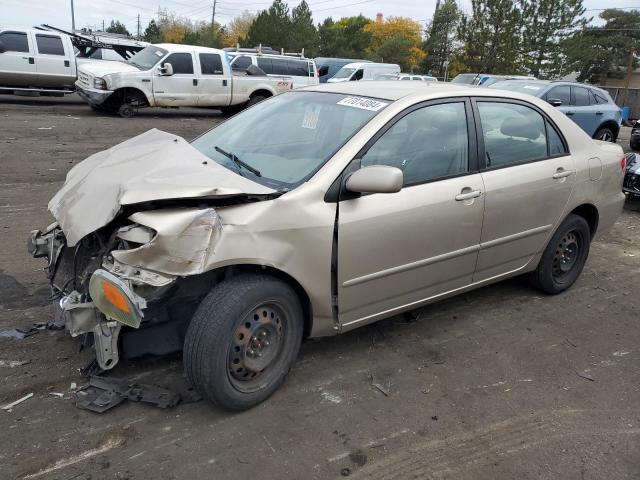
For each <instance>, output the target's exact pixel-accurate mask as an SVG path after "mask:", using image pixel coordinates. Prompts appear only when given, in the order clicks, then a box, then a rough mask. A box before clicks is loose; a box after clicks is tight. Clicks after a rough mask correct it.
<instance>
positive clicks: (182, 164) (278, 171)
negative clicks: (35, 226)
mask: <svg viewBox="0 0 640 480" xmlns="http://www.w3.org/2000/svg"><path fill="white" fill-rule="evenodd" d="M622 159H623V156H622V150H621V148H620V147H619V146H617V145H615V144H611V143H605V142H599V141H596V140H592V139H591V138H590V137H589V136H588V135H586V134H585V133H584V132H583V131H582V130H581V129H580V128H579V127H578V126H576V125H575V124H574V123H573V122H572V121H571V120H569V119H568V118H566V117H565V116H564V115H563V114H562V113H561V112H559V111H558V110H557V109H555V108H553V107H552V106H550V105H549V104H548V103H547V102H545V101H543V100H539V99H536V98H534V97H531V96H527V95H522V94H518V93H510V92H498V91H492V90H489V89H484V90H479V89H477V88H472V87H464V86H456V85H450V84H444V83H440V84H439V83H435V82H434V83H428V84H426V85H425V84H419V85H418V84H417V83H416V82H346V83H333V84H323V85H321V86H314V87H309V88H305V89H301V90H297V91H293V92H290V93H286V94H283V95H280V96H278V97H275V98H273V99H269V100H267V101H265V102H262V103H260V104H258V105H256V106H254V107H252V108H250V109H249V110H247V111H245V112H243V113H241V114H239V115H237V116H235V117H232V118H231V119H229V120H227V121H226V122H225V123H223V124H221V125H219V126H217V127H215V128H213V129H212V130H210V131H208V132H207V133H205V134H204V135H202V136H200V137H199V138H196V139H195V140H194V141H193V142H191V143H189V142H186V141H185V140H183V139H182V138H179V137H177V136H175V135H172V134H169V133H164V132H161V131H158V130H151V131H149V132H147V133H144V134H142V135H140V136H138V137H135V138H132V139H130V140H128V141H126V142H124V143H121V144H119V145H116V146H114V147H112V148H110V149H108V150H105V151H103V152H100V153H97V154H95V155H92V156H91V157H89V158H87V159H86V160H85V161H84V162H82V163H80V164H79V165H77V166H76V167H74V168H73V169H72V170H71V171H70V172H69V174H68V176H67V179H66V182H65V184H64V186H63V187H62V188H61V190H60V191H59V192H58V193H57V194H56V195H55V197H54V198H53V199H52V200H51V202H50V203H49V210H50V211H51V213H52V214H53V216H54V217H55V219H56V222H55V223H53V224H52V225H51V226H49V227H48V228H47V229H45V230H44V231H43V232H40V231H34V232H33V233H32V235H31V238H30V240H29V250H30V252H31V253H32V254H33V255H35V256H37V257H40V256H41V257H46V258H47V261H48V265H49V269H48V272H49V278H50V281H51V287H52V290H53V293H54V295H55V298H56V301H55V308H56V311H57V318H59V319H60V322H64V323H65V325H66V328H67V329H68V331H69V332H70V333H71V335H73V336H77V335H84V334H92V335H93V338H94V341H95V351H96V357H97V363H98V365H99V367H100V368H101V369H103V370H107V369H111V368H113V367H114V366H115V365H116V364H117V362H118V359H119V357H120V355H126V356H127V357H129V358H130V357H135V356H137V355H144V354H148V353H154V354H158V353H166V352H170V351H179V350H184V354H183V358H184V367H185V370H186V373H187V376H188V378H189V380H190V381H191V383H192V384H193V385H194V386H195V387H196V389H197V390H198V391H199V392H200V393H201V394H202V395H203V396H204V397H206V398H207V399H209V400H210V401H212V402H214V403H215V404H217V405H220V406H222V407H225V408H229V409H246V408H249V407H251V406H254V405H256V404H258V403H260V402H262V401H263V400H265V399H266V398H267V397H268V396H269V395H271V394H272V393H273V392H274V391H275V390H276V389H277V388H278V387H279V385H280V384H281V383H282V382H283V381H284V378H285V376H286V374H287V372H288V371H289V369H290V368H291V366H292V365H293V363H294V361H295V359H296V356H297V354H298V350H299V348H300V344H301V342H302V340H303V339H304V338H306V337H317V336H323V335H334V334H337V333H342V332H346V331H349V330H351V329H354V328H356V327H359V326H362V325H366V324H368V323H371V322H375V321H377V320H380V319H382V318H386V317H389V316H392V315H396V314H398V313H401V312H406V311H410V310H414V309H417V308H419V307H421V306H423V305H426V304H428V303H431V302H435V301H437V300H440V299H443V298H446V297H449V296H452V295H456V294H459V293H462V292H465V291H468V290H471V289H474V288H478V287H481V286H484V285H487V284H490V283H494V282H497V281H500V280H503V279H505V278H509V277H513V276H515V275H522V274H525V273H527V274H529V275H530V277H531V279H532V281H533V283H534V285H535V286H537V287H538V288H539V289H541V290H542V291H544V292H546V293H549V294H557V293H560V292H562V291H564V290H565V289H567V288H569V287H570V286H571V285H572V284H573V283H574V282H575V281H576V279H577V278H578V276H579V275H580V272H581V271H582V268H583V266H584V264H585V261H586V259H587V255H588V253H589V245H590V242H591V240H592V239H593V238H594V237H595V236H596V235H598V234H600V233H601V232H603V231H605V230H606V229H607V228H609V227H610V226H611V225H612V224H613V223H614V221H615V220H616V217H617V216H618V214H619V213H620V211H621V209H622V205H623V202H624V196H623V194H622V192H621V186H622V179H623V174H624V161H623V160H622Z"/></svg>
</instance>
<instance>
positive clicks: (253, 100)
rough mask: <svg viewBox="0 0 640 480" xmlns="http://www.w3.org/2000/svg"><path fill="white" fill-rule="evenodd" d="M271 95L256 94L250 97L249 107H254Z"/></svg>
mask: <svg viewBox="0 0 640 480" xmlns="http://www.w3.org/2000/svg"><path fill="white" fill-rule="evenodd" d="M267 98H269V97H265V96H264V95H254V96H252V97H251V98H250V99H249V103H247V108H249V107H253V106H254V105H255V104H256V103H260V102H262V101H263V100H266V99H267Z"/></svg>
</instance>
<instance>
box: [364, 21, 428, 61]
mask: <svg viewBox="0 0 640 480" xmlns="http://www.w3.org/2000/svg"><path fill="white" fill-rule="evenodd" d="M364 30H365V31H367V32H369V33H370V34H371V44H370V45H369V48H368V52H369V57H370V58H371V59H372V60H375V61H379V62H385V63H397V64H399V65H400V68H402V69H403V70H405V71H409V70H412V69H414V68H415V67H417V66H418V64H419V63H420V62H421V61H422V60H423V59H424V57H425V53H424V51H423V50H422V48H421V46H422V27H421V26H420V24H419V23H418V22H415V21H413V20H411V19H410V18H406V17H389V18H388V19H386V20H383V19H382V15H381V14H379V15H378V18H377V19H376V21H375V22H371V23H368V24H367V25H365V27H364Z"/></svg>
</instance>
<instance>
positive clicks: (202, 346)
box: [184, 275, 303, 410]
mask: <svg viewBox="0 0 640 480" xmlns="http://www.w3.org/2000/svg"><path fill="white" fill-rule="evenodd" d="M302 320H303V316H302V307H301V305H300V301H299V300H298V297H297V295H296V293H295V292H294V291H293V289H292V288H291V287H289V286H288V285H287V284H286V283H283V282H281V281H279V280H277V279H275V278H273V277H269V276H266V275H239V276H237V277H235V278H232V279H230V280H227V281H224V282H222V283H220V284H218V285H217V286H215V287H214V288H213V290H212V291H211V292H210V293H209V295H207V296H206V297H205V299H204V300H203V301H202V303H201V304H200V306H199V307H198V309H197V310H196V313H195V314H194V316H193V319H192V320H191V324H190V325H189V330H188V331H187V336H186V338H185V344H184V367H185V370H186V373H187V376H188V378H189V381H190V382H191V383H192V385H193V386H194V387H195V388H196V389H197V390H198V391H199V392H200V393H201V394H202V395H203V396H204V397H206V398H207V399H209V400H210V401H211V402H213V403H214V404H216V405H218V406H220V407H223V408H227V409H230V410H245V409H247V408H251V407H253V406H255V405H257V404H259V403H260V402H262V401H264V400H265V399H267V398H268V397H269V396H270V395H271V394H272V393H273V392H275V391H276V390H277V389H278V387H279V386H280V385H281V384H282V382H283V381H284V379H285V377H286V375H287V373H288V372H289V369H290V368H291V366H292V365H293V363H294V362H295V359H296V357H297V355H298V350H299V348H300V344H301V342H302V331H303V322H302Z"/></svg>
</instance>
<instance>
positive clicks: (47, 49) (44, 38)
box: [36, 34, 64, 55]
mask: <svg viewBox="0 0 640 480" xmlns="http://www.w3.org/2000/svg"><path fill="white" fill-rule="evenodd" d="M36 45H38V53H44V54H46V55H64V47H63V46H62V40H61V39H60V37H56V36H55V35H40V34H38V35H36Z"/></svg>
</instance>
